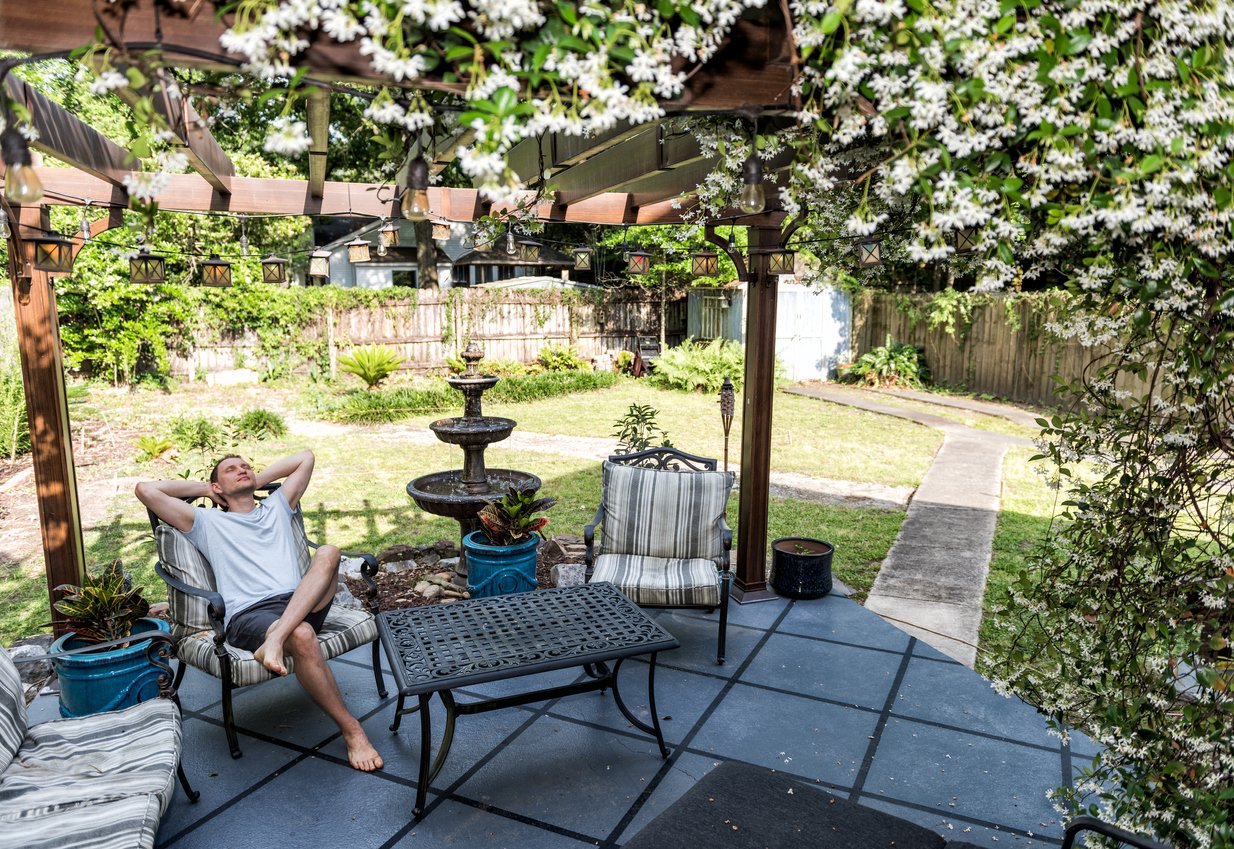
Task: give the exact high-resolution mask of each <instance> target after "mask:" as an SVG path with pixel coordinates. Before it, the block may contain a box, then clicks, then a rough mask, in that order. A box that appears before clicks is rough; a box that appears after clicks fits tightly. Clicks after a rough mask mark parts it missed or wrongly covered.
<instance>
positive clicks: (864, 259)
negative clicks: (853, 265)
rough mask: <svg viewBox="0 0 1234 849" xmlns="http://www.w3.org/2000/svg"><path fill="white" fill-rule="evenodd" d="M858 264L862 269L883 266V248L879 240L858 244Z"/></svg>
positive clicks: (868, 240) (869, 240)
mask: <svg viewBox="0 0 1234 849" xmlns="http://www.w3.org/2000/svg"><path fill="white" fill-rule="evenodd" d="M857 263H858V264H859V265H860V266H861V267H862V268H873V267H874V266H876V265H882V264H883V248H882V244H881V243H880V242H879V241H878V239H867V240H866V241H864V242H859V243H858V244H857Z"/></svg>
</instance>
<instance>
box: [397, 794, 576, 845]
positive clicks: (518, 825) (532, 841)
mask: <svg viewBox="0 0 1234 849" xmlns="http://www.w3.org/2000/svg"><path fill="white" fill-rule="evenodd" d="M394 846H395V847H401V849H425V847H430V846H431V847H437V846H475V847H485V849H580V847H583V846H595V843H594V842H580V841H578V840H575V839H574V838H572V837H567V836H565V835H563V834H558V833H556V832H553V831H549V830H547V829H543V828H538V827H536V826H534V825H528V824H527V823H522V822H519V821H518V820H512V819H510V818H509V817H503V816H501V815H500V814H491V813H488V812H486V811H481V810H480V809H478V808H473V807H472V806H471V805H463V804H459V803H457V802H451V801H449V800H447V801H445V802H442V803H441V805H440V806H439V807H437V808H434V809H433V812H432V813H431V814H429V815H428V816H427V817H425V818H424V819H422V820H421V821H420V822H418V823H417V824H416V826H415V828H413V829H412V830H411V831H410V832H408V833H407V834H405V835H403V838H402V839H401V840H399V842H398V843H395V844H394Z"/></svg>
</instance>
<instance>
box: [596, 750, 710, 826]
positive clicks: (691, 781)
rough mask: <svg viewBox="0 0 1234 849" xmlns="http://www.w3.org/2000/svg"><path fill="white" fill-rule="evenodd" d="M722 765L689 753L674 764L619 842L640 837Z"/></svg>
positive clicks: (684, 754)
mask: <svg viewBox="0 0 1234 849" xmlns="http://www.w3.org/2000/svg"><path fill="white" fill-rule="evenodd" d="M718 764H719V761H717V760H715V759H713V758H704V757H702V756H701V755H692V754H690V753H689V752H686V753H683V754H682V755H681V757H679V758H677V760H676V761H675V762H674V763H673V766H672V769H670V770H669V771H668V774H667V775H665V776H664V778H663V779H662V780H661V781H660V783H659V784H658V785H656V789H655V790H654V791H653V792H652V794H651V796H650V798H648V799H647V801H646V802H644V803H643V806H642V807H641V808H639V811H638V813H637V814H636V815H635V817H634V819H633V820H631V821H630V824H629V825H627V826H626V827H625V828H624V829H622V831H621V834H620V836H619V837H618V842H620V843H625V842H626V841H627V840H629V839H630V838H632V837H633V836H634V835H636V834H638V833H639V831H641V830H642V828H643V826H645V825H647V823H649V822H651V821H652V820H653V819H655V818H656V817H658V816H659V815H660V814H661V813H663V812H664V810H665V809H666V808H667V807H668V806H669V805H671V804H673V803H674V802H676V801H677V800H678V799H680V798H681V797H682V796H684V795H685V792H686V791H687V790H689V789H690V788H691V787H693V786H694V785H695V784H696V783H698V781H699V779H701V778H702V777H703V776H704V775H706V774H707V773H709V772H711V771H712V770H713V769H715V767H716V766H717V765H718Z"/></svg>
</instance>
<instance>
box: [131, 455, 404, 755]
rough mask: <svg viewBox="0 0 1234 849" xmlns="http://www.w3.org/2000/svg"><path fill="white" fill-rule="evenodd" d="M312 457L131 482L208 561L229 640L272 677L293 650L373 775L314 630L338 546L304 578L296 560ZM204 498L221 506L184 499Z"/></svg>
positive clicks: (328, 595)
mask: <svg viewBox="0 0 1234 849" xmlns="http://www.w3.org/2000/svg"><path fill="white" fill-rule="evenodd" d="M313 461H314V457H313V452H311V451H301V452H300V453H298V454H293V455H291V456H290V457H284V458H283V459H282V460H277V461H275V462H273V463H271V464H270V465H269V466H267V467H266V468H265V469H263V470H262V471H261V473H260V474H254V473H253V470H252V468H251V467H250V466H249V464H248V463H247V462H245V460H244V459H243V458H241V457H237V456H235V455H232V456H228V457H224V458H223V459H222V460H220V461H219V462H218V463H217V464H216V465H215V467H214V470H213V471H212V472H211V473H210V482H209V483H203V482H201V481H190V480H166V481H148V482H144V483H139V484H138V485H137V498H138V499H139V500H140V501H141V503H142V504H144V505H146V507H148V508H149V509H150V510H152V511H153V512H154V514H155V515H156V516H158V517H159V518H160V519H162V520H163V521H164V522H166V523H167V524H169V525H171V526H172V527H173V528H176V529H177V530H179V531H182V532H183V533H184V534H185V536H187V537H188V539H189V541H190V542H192V543H193V545H194V546H196V548H197V550H198V551H200V552H201V553H202V555H203V556H204V557H205V558H206V559H207V560H209V561H210V565H211V566H212V567H213V568H214V577H215V581H216V582H217V583H218V591H219V594H220V595H222V596H223V603H224V604H225V605H226V608H227V642H228V643H230V644H231V645H233V646H235V647H236V648H241V649H247V650H248V651H251V652H252V653H253V656H254V657H255V658H256V659H257V661H258V662H259V663H261V664H263V665H264V666H265V667H266V668H267V669H269V670H271V671H272V672H275V673H277V674H279V675H286V674H287V667H286V666H284V665H283V656H284V654H287V655H290V656H291V657H292V658H293V659H294V660H295V670H296V678H297V680H299V682H300V686H302V687H304V689H305V690H306V691H307V692H308V694H309V695H310V696H312V697H313V700H314V701H315V702H317V704H318V705H320V706H321V708H322V709H323V710H324V711H325V712H326V713H327V714H328V715H329V716H330V718H331V719H333V720H334V722H335V724H336V725H338V727H339V731H341V732H342V734H343V739H344V740H345V741H346V743H347V759H348V760H349V761H350V762H351V765H352V766H353V767H355V768H356V769H359V770H363V771H364V772H371V771H372V770H375V769H380V768H381V766H382V760H381V755H379V754H377V750H376V749H374V748H373V745H372V743H370V742H369V739H368V736H367V735H366V734H365V733H364V729H363V728H362V727H361V725H360V723H359V722H358V721H357V720H356V718H355V717H354V716H352V715H351V713H350V712H349V711H348V710H347V706H346V705H345V704H344V703H343V696H342V694H341V693H340V692H339V688H338V683H337V682H336V681H335V680H334V674H333V673H332V672H331V671H330V667H329V665H328V664H327V663H326V661H325V660H324V659H323V658H322V656H321V650H320V649H319V648H318V646H317V632H318V631H319V630H320V629H321V626H322V623H323V622H324V621H325V619H326V614H327V613H328V612H329V610H330V605H331V603H332V602H333V601H334V591H335V588H336V587H337V586H338V567H339V558H340V555H339V550H338V549H337V548H335V547H334V546H332V545H323V546H321V547H320V548H318V549H317V551H316V553H315V554H314V555H313V561H312V565H311V566H310V567H309V570H308V571H307V572H306V573H305V574H304V576H303V577H301V576H300V570H299V568H298V566H297V561H298V557H297V550H298V546H297V542H296V536H295V531H294V529H293V527H292V511H294V510H295V509H296V505H297V504H299V503H300V497H301V496H302V495H304V490H305V489H307V488H308V484H309V478H310V477H311V476H312V474H313ZM280 478H282V479H283V485H282V486H281V487H279V489H278V490H276V491H275V492H274V493H273V494H271V495H270V496H269V497H268V498H266V499H265V500H264V501H260V502H258V501H257V500H256V499H255V498H254V497H253V496H254V493H255V492H256V491H257V489H258V488H259V487H261V486H264V485H265V484H267V483H270V482H271V481H275V480H278V479H280ZM203 496H204V497H207V498H210V499H212V500H213V501H214V502H215V503H217V504H218V505H219V506H221V507H225V508H227V509H226V510H225V511H224V510H211V509H207V508H203V507H195V506H193V505H191V504H189V503H187V502H185V501H184V500H183V499H186V498H188V499H197V498H201V497H203Z"/></svg>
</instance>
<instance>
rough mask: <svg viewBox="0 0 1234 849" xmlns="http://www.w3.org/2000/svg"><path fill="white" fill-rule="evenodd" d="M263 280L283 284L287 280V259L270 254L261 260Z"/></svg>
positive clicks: (278, 284) (263, 281)
mask: <svg viewBox="0 0 1234 849" xmlns="http://www.w3.org/2000/svg"><path fill="white" fill-rule="evenodd" d="M261 282H262V283H273V284H274V285H276V286H281V285H283V284H284V283H286V282H287V260H285V259H279V258H278V257H276V256H273V255H271V256H268V257H266V258H265V259H263V260H262V261H261Z"/></svg>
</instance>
